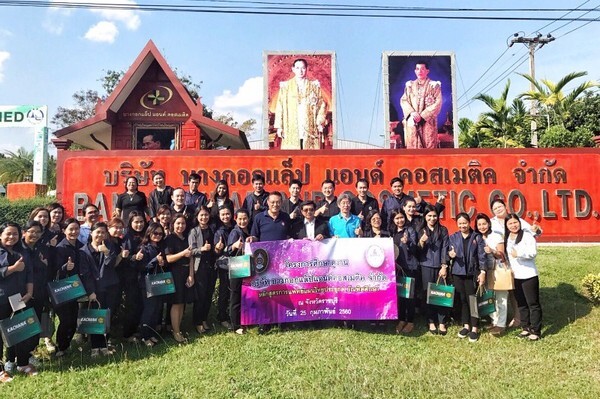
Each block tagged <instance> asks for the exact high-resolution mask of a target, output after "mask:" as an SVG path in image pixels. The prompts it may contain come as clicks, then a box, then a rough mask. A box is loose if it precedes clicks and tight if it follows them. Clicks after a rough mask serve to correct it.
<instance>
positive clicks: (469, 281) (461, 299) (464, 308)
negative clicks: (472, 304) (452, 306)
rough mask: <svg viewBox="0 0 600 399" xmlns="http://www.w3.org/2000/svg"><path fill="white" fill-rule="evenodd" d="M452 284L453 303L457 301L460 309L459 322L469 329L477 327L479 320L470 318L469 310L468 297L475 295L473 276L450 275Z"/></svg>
mask: <svg viewBox="0 0 600 399" xmlns="http://www.w3.org/2000/svg"><path fill="white" fill-rule="evenodd" d="M452 279H453V282H454V292H455V294H456V295H455V296H454V301H455V302H456V301H458V304H459V307H460V322H461V323H462V324H463V325H464V324H468V325H469V326H471V327H477V326H478V323H479V319H478V318H477V317H471V310H470V308H469V295H475V292H476V291H477V290H476V288H475V283H474V282H473V276H459V275H457V274H453V275H452Z"/></svg>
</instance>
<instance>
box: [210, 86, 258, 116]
mask: <svg viewBox="0 0 600 399" xmlns="http://www.w3.org/2000/svg"><path fill="white" fill-rule="evenodd" d="M262 102H263V78H262V77H261V76H256V77H253V78H249V79H247V80H246V81H245V82H244V83H242V85H241V86H240V87H239V88H238V89H237V92H236V93H234V92H233V91H231V90H223V93H222V94H220V95H218V96H216V97H215V101H214V104H213V106H212V109H213V111H214V113H215V114H216V115H225V114H228V113H230V114H231V115H232V116H233V118H234V119H235V120H236V121H238V122H240V123H241V122H243V121H245V120H247V119H250V118H254V119H256V121H257V122H259V123H260V120H261V117H262Z"/></svg>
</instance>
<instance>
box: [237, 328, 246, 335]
mask: <svg viewBox="0 0 600 399" xmlns="http://www.w3.org/2000/svg"><path fill="white" fill-rule="evenodd" d="M235 333H236V334H237V335H244V334H246V330H245V329H243V328H238V329H237V330H235Z"/></svg>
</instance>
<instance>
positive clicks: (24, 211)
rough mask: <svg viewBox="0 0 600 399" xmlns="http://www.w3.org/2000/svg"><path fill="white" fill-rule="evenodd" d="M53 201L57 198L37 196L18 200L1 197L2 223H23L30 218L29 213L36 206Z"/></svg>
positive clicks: (0, 212)
mask: <svg viewBox="0 0 600 399" xmlns="http://www.w3.org/2000/svg"><path fill="white" fill-rule="evenodd" d="M52 202H56V198H54V197H35V198H29V199H24V200H17V201H9V200H8V199H6V198H0V224H4V223H6V222H15V223H19V224H20V225H23V224H25V222H27V219H29V214H30V213H31V211H32V210H33V209H34V208H36V207H38V206H44V207H45V206H47V205H49V204H51V203H52Z"/></svg>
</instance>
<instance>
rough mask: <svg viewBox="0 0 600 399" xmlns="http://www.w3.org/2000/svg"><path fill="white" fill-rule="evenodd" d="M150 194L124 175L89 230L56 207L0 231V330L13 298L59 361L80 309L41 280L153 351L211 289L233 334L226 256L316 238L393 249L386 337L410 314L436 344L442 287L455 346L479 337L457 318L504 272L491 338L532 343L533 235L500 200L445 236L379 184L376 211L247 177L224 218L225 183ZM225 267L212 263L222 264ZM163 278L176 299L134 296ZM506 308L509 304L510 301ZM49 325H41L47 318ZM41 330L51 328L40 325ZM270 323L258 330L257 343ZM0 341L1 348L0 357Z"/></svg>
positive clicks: (443, 315)
mask: <svg viewBox="0 0 600 399" xmlns="http://www.w3.org/2000/svg"><path fill="white" fill-rule="evenodd" d="M153 183H154V185H155V189H154V190H153V191H152V192H151V193H150V194H149V196H148V198H147V197H146V195H145V194H144V193H143V192H141V191H139V190H138V181H137V179H136V178H135V177H128V178H127V179H126V181H125V189H126V190H125V192H124V193H123V194H121V195H119V197H118V200H117V203H116V209H115V212H114V214H113V215H112V217H111V218H110V220H108V221H106V222H105V221H99V215H100V213H99V210H98V208H97V207H96V206H95V205H93V204H86V205H85V207H84V215H83V219H84V221H83V223H81V224H80V223H79V222H78V221H77V219H75V218H67V219H65V216H66V214H65V210H64V208H63V207H62V206H61V205H60V204H58V203H54V204H52V205H50V206H49V207H47V208H36V209H34V210H33V211H32V212H31V215H30V218H29V221H28V222H27V223H26V224H25V225H24V226H19V225H18V224H16V223H10V222H9V223H5V224H4V225H3V226H2V227H1V228H0V320H1V319H6V318H8V317H10V316H11V314H12V312H13V311H12V308H11V306H10V303H9V300H8V297H10V296H12V295H14V294H17V293H19V294H21V295H22V298H21V301H22V302H25V304H26V306H27V307H32V308H33V309H34V310H35V312H36V313H37V316H38V318H39V319H40V320H43V319H46V320H48V319H49V318H48V317H44V316H45V313H48V312H54V313H55V314H56V316H57V317H58V328H57V331H56V344H55V343H54V342H53V340H52V335H53V334H52V328H51V326H45V327H46V328H43V332H42V336H43V337H44V340H45V344H46V347H47V349H48V350H49V352H55V356H57V357H61V356H64V355H65V353H66V352H67V351H68V350H69V347H70V345H71V341H72V340H73V338H74V335H75V333H76V329H77V315H78V311H79V308H80V306H82V305H81V303H78V302H68V303H66V304H63V305H59V306H56V307H54V309H52V306H51V305H50V301H49V298H48V292H47V283H48V281H52V280H60V279H64V278H67V277H69V276H73V275H78V276H79V277H80V279H81V281H82V283H83V285H84V287H85V289H86V292H87V297H86V302H85V305H83V306H86V307H87V306H91V305H92V304H93V306H94V307H98V308H102V309H110V310H111V314H112V315H113V318H114V319H115V321H116V322H117V323H112V330H113V331H114V330H115V326H119V327H120V329H121V330H122V335H123V338H124V339H125V340H127V341H129V342H137V341H140V342H141V343H143V345H146V346H148V347H152V346H154V345H156V344H157V343H158V342H159V340H160V335H159V334H160V332H161V331H160V327H161V326H162V325H165V326H169V327H168V330H170V331H171V333H172V336H173V339H174V340H175V341H176V342H178V343H184V342H186V338H185V334H184V333H183V332H182V330H181V321H182V318H183V315H184V310H185V307H186V305H189V304H193V309H192V318H193V323H194V326H195V328H196V330H197V332H198V333H200V334H202V333H205V332H207V331H209V330H211V329H212V328H213V326H212V324H211V323H209V320H208V318H209V312H210V309H211V304H212V301H213V295H214V292H215V289H216V287H217V284H216V282H217V280H218V281H219V284H218V293H217V296H218V300H217V303H216V308H217V320H218V322H219V323H220V324H221V325H222V326H223V327H225V328H227V329H229V330H231V331H234V332H235V333H237V334H244V333H245V332H246V330H245V327H244V326H242V325H241V324H240V311H241V298H242V295H241V289H242V279H231V280H230V279H229V275H228V270H227V266H226V265H227V262H226V261H225V262H224V261H223V260H224V259H226V258H227V257H230V256H237V255H240V254H242V253H243V250H244V245H245V243H247V242H253V241H277V240H284V239H290V238H293V239H309V240H323V239H326V238H329V237H339V238H345V237H348V238H352V237H374V238H376V237H392V238H393V242H394V244H395V246H396V247H397V251H396V253H397V258H396V270H397V272H396V274H397V277H401V276H409V277H413V278H415V280H416V282H417V289H416V290H415V296H414V298H399V299H398V315H399V316H398V323H397V325H396V331H397V332H398V333H401V334H407V333H410V332H412V330H413V329H414V322H415V314H416V309H417V308H418V307H419V308H420V309H421V310H422V313H424V314H425V316H426V319H427V323H428V328H429V331H430V332H431V333H432V334H439V335H446V334H447V325H448V322H449V318H450V316H451V314H450V310H451V309H448V308H441V307H438V306H433V305H428V304H426V303H425V300H424V294H423V293H424V292H425V290H426V289H427V285H428V283H433V282H438V281H439V280H440V279H442V280H444V279H446V280H448V281H449V282H450V280H451V281H452V284H454V286H455V289H456V300H455V302H456V304H457V306H456V309H457V311H456V313H455V315H454V318H455V319H456V320H458V319H459V318H460V322H461V323H462V325H463V329H462V330H461V331H460V332H459V337H461V338H466V337H468V338H469V340H470V341H476V340H477V339H478V338H479V330H478V328H479V320H478V319H477V318H475V317H472V315H471V314H470V311H469V306H468V305H469V304H468V296H469V295H472V294H474V293H475V292H476V290H477V287H478V286H483V285H485V284H486V275H489V274H492V273H493V272H494V269H495V268H496V267H501V265H508V266H509V267H510V268H512V270H513V273H514V285H515V289H514V298H515V300H516V305H515V309H518V311H516V312H514V316H513V317H514V319H513V321H512V324H511V325H508V324H507V320H508V308H509V306H508V303H509V292H508V291H504V292H502V291H497V292H496V296H495V300H496V309H497V310H496V312H495V313H494V314H493V315H492V322H493V327H492V329H491V330H490V331H491V333H492V334H495V335H500V334H502V333H503V332H504V330H505V329H506V328H507V327H509V326H518V325H520V326H521V327H522V332H521V333H520V336H522V337H525V338H528V339H530V340H537V339H539V338H540V336H541V317H542V313H541V307H540V304H539V280H538V273H537V269H536V266H535V256H536V241H535V236H536V235H537V234H540V233H541V229H540V228H539V226H537V225H535V223H534V225H530V224H528V223H527V222H526V221H524V220H522V219H520V218H519V217H518V216H517V215H515V214H508V212H507V209H506V205H505V204H504V202H503V201H502V200H501V199H496V200H494V202H493V203H492V210H493V212H494V217H493V218H492V219H490V218H489V217H488V216H486V215H485V214H478V215H477V216H476V218H475V222H474V224H473V226H472V223H471V218H470V216H469V215H468V214H466V213H461V214H459V215H458V216H457V218H456V223H457V231H456V233H453V234H451V235H449V233H448V229H447V228H446V227H444V226H442V225H441V224H440V222H439V215H440V213H441V212H442V211H443V209H444V205H443V201H444V198H443V196H440V197H438V200H437V202H436V203H435V204H428V203H426V202H425V201H424V200H422V199H421V198H420V197H418V196H417V197H416V198H415V197H412V196H410V195H408V194H405V193H404V192H403V189H404V182H403V181H402V179H400V178H398V177H396V178H393V179H392V180H391V182H390V186H391V191H392V195H391V196H390V197H388V198H386V199H385V201H384V202H383V204H382V205H381V207H380V206H379V203H378V201H377V199H375V198H373V197H371V196H370V195H369V194H368V191H369V182H368V181H367V180H365V179H361V180H359V181H358V182H357V183H356V195H354V196H350V195H349V194H346V193H344V194H341V195H339V197H338V196H336V195H335V183H334V182H333V181H331V180H325V181H323V183H322V186H321V191H322V193H323V199H322V200H320V201H319V202H317V203H315V202H314V201H310V200H309V201H303V200H302V199H301V190H302V182H300V181H299V180H292V181H291V183H290V184H289V196H286V198H284V197H283V196H282V194H281V193H279V192H271V193H269V192H267V191H266V190H265V180H264V177H263V176H262V175H260V174H255V175H253V177H252V187H253V191H252V192H251V193H250V194H248V195H247V196H246V198H245V199H244V202H243V204H242V206H241V207H240V208H239V209H234V203H233V201H232V200H231V199H230V198H229V187H228V185H227V182H226V181H219V182H218V183H217V184H216V187H215V190H214V191H213V192H212V193H211V194H210V195H208V196H207V195H205V194H203V193H201V192H200V191H198V188H199V183H200V176H198V175H197V174H191V175H190V176H189V187H188V189H187V190H186V189H183V188H175V189H173V188H172V187H170V186H168V185H167V184H166V181H165V176H164V175H163V174H162V173H160V172H159V173H157V174H156V175H155V176H154V177H153ZM222 265H225V266H222ZM164 271H168V272H171V274H172V276H173V282H174V286H175V292H174V293H173V294H169V295H162V296H150V297H148V295H146V292H147V288H148V287H146V276H147V275H149V274H155V273H161V272H164ZM511 297H512V296H511ZM50 320H51V319H50ZM47 324H50V325H53V323H52V322H50V323H47ZM268 329H269V326H268V325H265V326H259V333H264V332H266V331H268ZM112 335H113V334H112V333H111V332H110V331H109V332H108V333H107V334H105V335H96V334H91V335H89V342H90V345H91V348H92V349H91V356H92V357H98V356H100V355H110V354H112V353H114V348H113V346H112V345H111V336H112ZM39 339H40V337H39V336H36V337H33V338H32V339H29V340H26V341H23V342H21V343H19V344H17V345H14V346H12V347H9V348H7V350H6V362H5V363H4V367H3V370H2V371H0V380H1V381H9V380H10V378H11V377H10V374H12V373H14V372H16V371H18V372H22V373H25V374H27V375H35V374H36V373H37V370H36V362H35V358H34V357H32V355H31V353H32V352H33V351H34V350H35V348H36V347H37V345H38V344H39ZM2 348H3V346H2V342H1V338H0V349H2Z"/></svg>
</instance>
